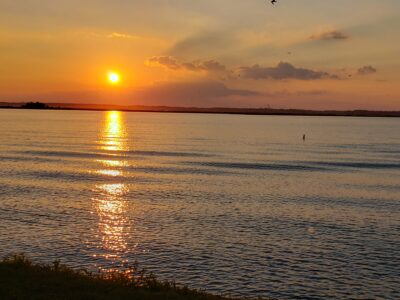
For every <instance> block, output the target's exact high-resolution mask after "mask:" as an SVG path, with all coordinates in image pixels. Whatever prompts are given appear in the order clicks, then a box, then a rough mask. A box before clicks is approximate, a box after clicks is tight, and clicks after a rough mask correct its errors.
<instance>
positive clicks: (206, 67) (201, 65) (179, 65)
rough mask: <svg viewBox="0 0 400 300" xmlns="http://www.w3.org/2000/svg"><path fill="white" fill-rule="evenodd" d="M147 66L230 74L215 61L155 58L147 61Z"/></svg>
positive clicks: (169, 57) (171, 57) (167, 57)
mask: <svg viewBox="0 0 400 300" xmlns="http://www.w3.org/2000/svg"><path fill="white" fill-rule="evenodd" d="M146 65H148V66H151V67H154V66H156V67H165V68H167V69H171V70H188V71H193V72H201V71H206V72H222V73H223V72H229V71H228V69H227V68H226V66H225V65H223V64H221V63H220V62H218V61H215V60H206V61H200V60H198V61H191V62H180V61H179V60H178V59H177V58H175V57H173V56H153V57H151V58H149V59H148V60H147V61H146Z"/></svg>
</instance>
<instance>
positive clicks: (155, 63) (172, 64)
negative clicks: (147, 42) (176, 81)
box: [146, 56, 181, 70]
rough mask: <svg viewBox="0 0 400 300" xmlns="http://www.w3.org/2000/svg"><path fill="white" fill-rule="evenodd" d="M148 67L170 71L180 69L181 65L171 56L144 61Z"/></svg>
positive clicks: (155, 57)
mask: <svg viewBox="0 0 400 300" xmlns="http://www.w3.org/2000/svg"><path fill="white" fill-rule="evenodd" d="M146 65H147V66H149V67H165V68H167V69H171V70H179V69H181V64H180V63H179V62H178V60H177V59H176V58H175V57H172V56H153V57H151V58H149V59H148V60H147V61H146Z"/></svg>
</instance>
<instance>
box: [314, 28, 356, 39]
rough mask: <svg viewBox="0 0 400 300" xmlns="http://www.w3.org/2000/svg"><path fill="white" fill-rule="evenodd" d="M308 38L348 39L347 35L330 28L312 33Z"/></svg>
mask: <svg viewBox="0 0 400 300" xmlns="http://www.w3.org/2000/svg"><path fill="white" fill-rule="evenodd" d="M310 39H312V40H319V41H330V40H347V39H349V36H348V35H347V34H345V33H343V32H341V31H338V30H331V31H325V32H321V33H319V34H316V35H312V36H311V37H310Z"/></svg>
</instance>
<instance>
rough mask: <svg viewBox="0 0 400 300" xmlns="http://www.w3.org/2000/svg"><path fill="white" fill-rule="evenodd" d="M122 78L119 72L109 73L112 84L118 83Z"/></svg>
mask: <svg viewBox="0 0 400 300" xmlns="http://www.w3.org/2000/svg"><path fill="white" fill-rule="evenodd" d="M120 80H121V77H120V75H119V74H118V73H117V72H109V73H108V81H109V82H110V83H111V84H118V83H119V82H120Z"/></svg>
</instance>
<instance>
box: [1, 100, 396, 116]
mask: <svg viewBox="0 0 400 300" xmlns="http://www.w3.org/2000/svg"><path fill="white" fill-rule="evenodd" d="M26 104H27V103H25V102H24V103H10V102H3V103H1V102H0V109H33V110H38V109H42V110H85V111H110V110H117V111H123V112H154V113H189V114H230V115H258V116H260V115H266V116H319V117H385V118H399V117H400V111H371V110H343V111H340V110H305V109H274V108H227V107H209V108H200V107H170V106H139V105H138V106H120V105H102V104H70V103H40V105H42V106H43V105H44V106H45V107H26V106H27V105H26Z"/></svg>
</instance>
